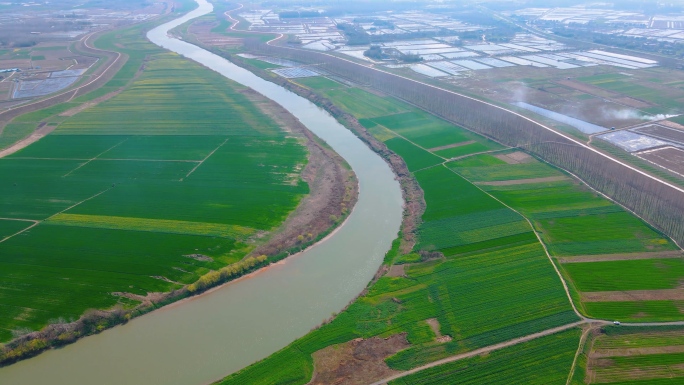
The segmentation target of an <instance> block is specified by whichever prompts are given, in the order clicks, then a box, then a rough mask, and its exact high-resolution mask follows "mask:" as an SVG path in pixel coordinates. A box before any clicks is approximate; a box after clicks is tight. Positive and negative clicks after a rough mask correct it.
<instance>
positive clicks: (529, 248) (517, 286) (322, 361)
mask: <svg viewBox="0 0 684 385" xmlns="http://www.w3.org/2000/svg"><path fill="white" fill-rule="evenodd" d="M295 82H297V83H298V84H300V85H303V86H305V87H307V88H309V89H311V90H313V91H315V92H317V93H318V94H319V95H321V96H324V97H326V98H327V99H329V100H330V101H332V102H333V104H335V105H336V106H338V107H340V108H341V109H342V110H343V111H345V112H347V113H349V114H350V115H352V116H353V117H355V118H357V119H358V121H359V123H360V125H362V126H363V127H364V128H365V129H367V130H368V132H369V133H370V134H371V135H373V136H374V137H375V139H377V140H378V141H380V142H383V143H384V144H385V145H386V146H387V147H388V148H389V149H390V150H392V151H394V152H395V153H397V154H398V155H399V156H401V157H402V158H403V159H404V161H405V162H406V164H407V166H408V169H409V171H410V172H411V174H412V176H413V177H414V178H415V179H416V181H417V182H418V184H419V185H420V187H421V189H422V190H423V193H424V199H425V203H426V208H425V212H424V213H423V215H422V221H421V223H420V226H419V227H418V229H417V231H416V235H417V242H416V244H415V246H414V247H413V249H412V250H411V251H410V252H409V253H402V252H400V249H399V243H398V242H397V243H396V244H395V247H394V248H393V249H392V250H391V251H390V252H389V253H388V254H387V257H386V260H385V264H386V270H384V271H385V272H386V274H385V275H383V276H382V277H380V278H379V279H377V281H375V282H374V283H373V284H372V285H371V286H369V289H368V291H367V293H366V294H364V295H363V296H361V297H359V298H358V299H357V300H356V301H355V302H354V303H352V304H351V305H350V306H349V307H348V308H347V309H346V310H345V311H344V312H342V313H340V314H339V315H337V316H336V317H335V318H334V319H333V320H332V321H331V322H329V323H326V324H324V325H323V326H321V327H320V328H319V329H318V330H315V331H313V332H311V333H309V334H308V335H306V336H305V337H303V338H301V339H299V340H297V341H295V342H294V343H293V344H291V345H290V346H288V347H286V348H284V349H283V350H281V351H279V352H277V353H275V354H273V355H272V356H270V357H268V358H266V359H265V360H263V361H260V362H258V363H255V364H253V365H251V366H249V367H247V368H245V369H243V370H241V371H239V372H237V373H235V374H232V375H230V376H229V377H227V378H225V379H224V380H223V381H220V382H219V383H220V384H245V383H255V384H256V383H258V384H283V383H287V384H306V383H309V381H312V382H311V383H313V384H319V383H330V382H333V381H335V380H341V379H342V378H343V377H344V379H345V381H350V383H357V382H358V383H371V382H373V381H377V380H380V379H382V378H383V377H387V376H389V374H393V373H397V371H404V370H409V369H412V368H416V367H419V366H421V365H425V364H428V363H430V362H434V361H436V360H439V359H442V358H445V357H449V356H454V355H457V354H460V353H463V352H469V351H473V350H475V349H478V348H481V347H485V346H491V345H493V344H497V343H500V342H504V341H510V340H512V339H515V338H518V337H521V336H525V335H529V334H533V333H536V332H540V331H542V330H547V329H550V328H553V327H557V326H560V325H567V324H570V323H572V322H575V321H576V320H577V319H578V317H577V316H576V314H575V313H574V312H573V310H572V308H571V306H570V300H569V298H568V296H567V295H566V293H565V292H564V291H563V287H562V285H561V282H560V279H559V277H558V275H557V274H556V272H555V271H554V269H553V265H552V263H553V264H555V265H557V266H558V267H559V270H560V272H561V273H562V275H563V277H564V278H565V280H566V281H567V282H568V286H569V290H570V294H571V297H572V300H573V302H574V303H575V304H576V306H577V308H578V310H579V311H580V312H581V313H583V314H584V315H586V316H590V317H597V318H602V317H604V318H607V319H621V320H622V319H624V320H627V321H629V320H631V319H633V317H632V315H634V314H635V313H637V312H639V311H640V310H634V309H635V308H634V306H635V305H634V304H633V303H628V302H617V305H616V304H615V303H612V302H611V303H608V302H605V303H604V302H600V303H599V302H585V301H584V297H583V292H581V289H586V288H591V287H592V286H591V285H599V284H600V283H601V282H604V283H605V282H617V281H618V280H619V278H620V277H621V276H622V274H624V273H625V271H626V270H628V269H629V266H628V265H624V266H622V267H621V268H615V269H613V270H610V269H603V270H601V274H594V275H591V274H590V275H584V276H583V275H582V274H581V273H580V274H576V271H575V270H573V269H572V267H570V265H571V264H570V263H567V264H566V263H564V262H563V263H561V261H564V260H565V259H571V258H572V257H576V256H581V257H582V258H584V257H587V258H589V257H591V258H592V259H591V261H593V260H594V259H597V260H598V263H602V262H601V258H608V256H606V255H607V254H610V255H615V254H616V253H624V254H627V255H629V258H632V257H634V256H636V257H635V258H639V257H640V256H643V255H648V256H651V258H652V257H653V255H658V254H659V253H662V254H663V255H666V254H667V255H670V254H671V253H672V252H673V251H676V250H678V248H677V246H676V245H675V244H674V243H673V242H671V241H670V240H669V239H668V238H666V237H664V236H663V235H662V234H661V233H660V232H658V231H657V230H655V229H653V228H652V227H651V226H649V225H648V224H646V223H645V222H643V221H642V220H640V219H639V218H637V217H635V216H633V215H631V214H630V213H628V212H626V211H625V210H623V209H622V208H621V207H620V206H617V205H615V204H613V203H612V202H611V201H609V200H607V199H605V198H603V197H602V196H600V195H598V194H596V193H595V192H594V191H592V190H591V189H589V188H587V187H586V186H584V185H583V184H582V183H580V182H578V181H576V180H574V179H573V178H572V177H570V176H569V175H567V174H565V173H563V172H561V171H559V170H558V169H556V168H554V167H551V166H549V165H547V164H545V163H542V162H540V161H538V160H537V159H535V158H533V157H531V156H529V155H527V154H525V153H523V152H521V151H519V150H517V149H507V148H505V147H503V146H501V145H499V144H497V143H494V142H491V141H489V140H487V139H486V138H482V137H479V136H477V135H475V134H473V133H471V132H469V131H466V130H464V129H462V128H460V127H457V126H454V125H453V124H450V123H448V122H445V121H443V120H441V119H439V118H437V117H434V116H431V115H429V114H427V113H425V112H423V111H421V110H418V109H416V108H414V107H412V106H410V105H408V104H405V103H402V102H401V101H398V100H396V99H391V98H388V97H383V96H381V95H379V94H377V93H375V92H368V91H364V90H362V89H361V88H350V87H348V86H347V85H343V84H340V83H333V82H331V81H325V80H323V79H320V78H308V79H304V80H302V79H299V80H296V81H295ZM351 95H353V98H352V96H351ZM352 99H354V100H353V101H352ZM357 105H363V106H364V107H363V108H356V106H357ZM374 105H378V106H379V107H378V109H376V110H373V109H371V108H369V106H374ZM535 233H536V234H535ZM537 236H539V238H538V237H537ZM540 240H541V241H542V242H543V245H542V242H540ZM543 246H546V248H547V249H548V252H549V254H550V257H551V258H552V260H550V259H549V257H547V255H546V253H545V250H544V247H543ZM585 259H586V258H585ZM588 261H589V260H587V262H586V263H582V265H587V268H589V269H590V268H591V265H593V264H594V263H596V262H595V261H594V262H588ZM668 261H670V262H669V263H670V264H669V265H667V268H665V269H662V270H658V269H659V266H660V265H656V266H655V268H651V269H650V270H649V274H650V275H649V277H647V278H643V277H636V276H635V277H633V279H634V280H636V281H639V280H641V282H643V281H644V280H646V279H650V280H663V279H666V280H667V282H673V280H677V279H684V274H682V273H684V272H680V271H679V269H678V268H677V267H676V266H678V264H681V261H680V260H678V259H668ZM621 262H624V261H623V260H617V261H615V263H616V264H620V263H621ZM651 263H652V264H653V263H656V264H657V261H656V262H653V261H651ZM672 264H673V266H674V268H671V267H672V266H670V265H672ZM574 265H580V263H575V264H574ZM597 267H598V265H597ZM665 270H667V272H665ZM575 280H577V282H575ZM635 287H639V288H642V289H647V287H644V286H639V285H636V286H635ZM668 287H670V286H668ZM624 289H625V287H621V286H619V285H618V286H615V288H614V289H612V290H624ZM653 302H655V304H654V303H653ZM637 304H638V305H637V306H646V307H649V309H653V310H652V314H650V315H649V317H650V318H649V319H655V320H670V319H673V317H675V318H678V319H681V318H682V313H681V312H680V311H678V310H675V313H676V314H674V313H673V311H672V309H671V308H668V309H667V310H658V309H664V307H663V306H661V305H663V304H666V305H667V306H672V305H673V301H637ZM595 305H596V306H595ZM604 305H605V306H604ZM579 335H580V331H579V330H578V329H573V330H569V331H566V332H562V333H559V334H555V335H552V336H549V337H543V338H540V339H538V340H534V341H532V342H528V343H525V344H521V345H518V346H515V347H510V348H506V349H503V350H500V351H496V352H491V353H487V354H484V355H482V356H480V357H477V358H471V359H467V360H464V361H459V362H454V363H450V364H445V365H440V366H438V367H434V368H431V369H427V370H424V371H420V372H418V373H416V374H413V375H411V376H408V377H406V378H403V379H399V380H395V381H393V382H392V383H393V384H395V383H396V384H403V383H406V384H408V383H411V384H413V383H445V384H446V383H449V384H452V383H464V384H467V383H482V378H483V376H485V377H486V378H487V382H488V383H502V384H504V383H505V384H512V383H516V384H528V383H539V384H547V383H558V384H565V383H566V381H567V379H568V375H569V374H570V370H571V366H572V362H573V356H574V354H575V351H576V350H577V348H578V342H579ZM397 338H399V339H400V340H401V339H404V341H405V342H404V345H402V346H396V345H393V342H391V341H396V340H397ZM359 341H365V342H367V343H369V344H370V343H371V341H376V342H373V343H374V344H380V345H382V344H383V342H382V341H386V342H385V343H384V344H385V345H383V346H384V347H383V348H382V349H381V348H378V350H377V351H375V355H373V353H372V352H371V353H370V355H368V356H365V354H366V351H365V350H364V353H360V352H361V351H360V350H359V351H357V353H358V354H364V356H363V357H366V358H360V357H356V356H355V354H350V353H344V352H345V351H350V350H352V351H353V349H354V346H357V347H358V346H361V344H362V343H363V342H359ZM332 352H337V353H332ZM369 357H372V358H369ZM371 361H372V362H371ZM273 368H281V369H282V370H278V371H274V370H273ZM350 368H354V369H353V370H351V369H350ZM388 370H394V372H389V373H388V372H387V371H388ZM353 372H362V373H365V374H364V377H358V378H357V377H354V376H355V375H354V374H353ZM383 372H384V373H388V374H385V375H382V374H378V373H383ZM345 373H346V374H345ZM369 373H374V374H369ZM312 379H313V380H312ZM323 379H325V380H323ZM354 381H356V382H354Z"/></svg>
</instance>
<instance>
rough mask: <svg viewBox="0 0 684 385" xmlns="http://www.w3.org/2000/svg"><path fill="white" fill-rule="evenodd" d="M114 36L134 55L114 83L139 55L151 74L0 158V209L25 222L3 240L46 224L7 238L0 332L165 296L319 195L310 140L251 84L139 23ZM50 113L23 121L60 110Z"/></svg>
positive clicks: (109, 40) (236, 256)
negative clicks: (267, 110) (160, 42)
mask: <svg viewBox="0 0 684 385" xmlns="http://www.w3.org/2000/svg"><path fill="white" fill-rule="evenodd" d="M117 33H119V34H120V36H119V37H117V38H116V43H117V45H116V46H115V45H114V41H113V39H114V37H113V34H108V35H104V36H103V37H102V38H101V39H100V40H98V45H100V46H105V47H107V48H109V49H118V50H122V51H124V52H125V53H127V54H128V55H129V56H130V58H129V62H128V63H127V64H126V66H125V67H124V68H123V69H122V70H121V71H120V72H119V73H118V74H117V75H116V76H115V78H114V79H113V80H112V81H111V82H110V83H108V84H107V85H106V86H105V87H104V89H106V90H113V89H117V88H119V87H122V86H126V85H127V84H128V83H129V82H131V79H133V75H134V74H136V72H137V71H138V69H139V67H140V64H141V63H142V61H143V60H145V69H144V71H142V72H140V73H139V74H137V77H136V78H135V79H134V80H132V82H131V83H130V85H129V86H128V87H126V88H125V89H124V90H123V91H122V92H121V93H119V94H118V95H116V96H114V97H113V98H111V99H109V100H106V101H104V102H102V103H100V104H98V105H96V106H93V107H90V108H87V109H85V110H84V111H82V112H80V113H78V114H76V115H74V116H73V117H68V118H63V119H61V120H62V121H61V122H60V124H59V126H58V127H57V129H56V130H55V131H54V132H53V133H52V134H50V135H49V136H47V137H46V138H44V139H42V140H41V141H38V142H37V143H35V144H33V145H31V146H29V147H27V148H25V149H23V150H21V151H19V152H17V153H15V154H13V155H11V156H8V157H6V158H2V159H0V181H2V183H0V218H10V219H21V220H23V221H10V220H4V219H0V240H1V239H3V238H4V237H6V236H9V235H12V234H15V233H17V232H19V231H21V230H23V229H25V228H27V227H29V226H31V225H32V224H33V222H31V221H40V223H39V224H38V225H37V226H35V227H33V228H31V229H30V230H27V231H24V232H22V233H20V234H18V235H16V236H14V237H11V238H9V239H6V240H5V241H3V242H1V243H0V282H2V284H1V285H0V342H4V341H7V340H9V339H11V338H12V336H13V333H14V334H16V332H17V331H18V332H22V333H23V332H26V331H31V330H37V329H40V328H41V327H43V326H45V325H46V324H47V323H48V322H49V321H50V320H54V319H58V318H61V319H63V320H74V319H77V318H79V317H80V316H81V315H82V314H83V313H84V312H85V311H86V310H87V309H93V308H97V309H109V308H112V307H114V306H131V305H135V304H136V303H138V302H137V301H136V300H134V299H130V298H125V297H121V296H119V295H113V294H112V293H129V294H130V295H133V296H140V297H145V296H146V295H147V294H148V293H157V292H167V291H170V290H172V289H177V288H180V287H181V286H182V285H186V284H190V283H192V282H194V281H196V280H197V279H198V278H199V277H200V276H202V275H203V274H206V273H208V272H209V271H211V270H217V269H220V268H221V267H224V266H226V265H228V264H231V263H234V262H237V261H239V260H240V259H242V258H243V257H244V256H245V255H246V254H247V253H248V252H249V251H251V250H252V249H253V248H254V242H252V241H250V237H251V236H253V235H255V234H257V233H258V232H268V231H271V230H273V229H274V228H276V227H277V226H279V225H280V224H281V223H282V221H283V220H284V219H285V218H286V217H287V215H288V214H289V213H290V212H292V210H294V209H295V208H296V207H297V205H298V204H299V202H300V200H301V198H302V197H303V196H304V195H306V194H308V192H309V190H308V185H307V184H306V183H305V182H304V181H303V180H302V179H301V175H300V173H301V170H302V168H303V167H304V165H305V164H306V162H307V151H306V148H305V147H304V146H303V144H302V143H301V139H299V138H297V137H295V136H294V135H293V134H291V133H287V132H285V131H284V130H282V129H281V127H279V126H278V124H277V123H276V122H275V121H273V119H271V118H270V117H268V116H267V115H266V114H264V113H263V112H262V111H261V110H260V109H259V106H258V104H257V103H255V102H254V101H253V100H252V99H250V98H249V97H248V96H246V95H245V93H244V91H245V88H244V87H241V86H238V85H237V84H235V83H232V82H230V81H228V80H226V79H225V78H223V77H222V76H220V75H218V74H215V73H213V72H211V71H206V70H204V69H202V67H201V66H199V65H197V64H194V63H192V62H190V61H187V60H185V59H182V58H181V57H180V56H178V55H174V54H170V53H166V52H165V51H162V50H160V49H158V48H157V47H156V46H153V45H152V44H151V43H148V42H146V41H144V40H142V39H141V36H142V35H141V34H140V27H134V28H132V29H129V30H125V31H123V32H121V31H119V32H117ZM86 96H88V95H86ZM84 99H85V97H83V99H80V100H84ZM75 102H76V101H74V103H75ZM73 106H74V105H73V104H72V105H70V107H73ZM49 110H50V111H49V112H45V111H43V112H40V111H39V112H37V113H34V115H32V116H30V117H24V119H26V120H27V121H29V122H31V121H35V120H36V119H45V118H49V117H50V116H51V115H52V114H54V113H58V112H60V111H63V110H64V107H63V106H62V107H60V106H56V107H52V108H51V109H49ZM197 255H201V257H200V258H198V257H197ZM193 256H195V257H193ZM130 295H129V297H130ZM140 297H134V298H140Z"/></svg>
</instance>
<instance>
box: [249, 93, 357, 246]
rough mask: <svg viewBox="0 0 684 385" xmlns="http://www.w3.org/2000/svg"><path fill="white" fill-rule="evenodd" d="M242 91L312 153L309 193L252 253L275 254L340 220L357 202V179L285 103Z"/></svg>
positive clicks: (314, 236) (305, 175)
mask: <svg viewBox="0 0 684 385" xmlns="http://www.w3.org/2000/svg"><path fill="white" fill-rule="evenodd" d="M242 93H243V94H244V95H246V96H247V97H248V98H249V99H250V101H251V102H252V103H254V105H256V106H257V107H258V108H259V109H260V110H261V111H262V112H263V113H264V114H266V115H268V116H270V117H271V118H272V119H273V120H274V121H275V122H276V123H277V124H278V125H279V126H280V127H282V128H283V129H284V130H285V131H287V132H290V133H292V134H293V135H296V136H298V137H301V138H304V139H305V140H306V147H307V149H308V152H309V158H308V162H307V164H306V167H305V168H304V170H303V171H302V179H304V180H305V181H306V182H307V183H308V184H309V195H307V196H306V197H304V198H303V199H302V201H301V202H300V204H299V206H298V207H297V209H296V210H295V211H294V212H292V213H291V214H290V215H289V216H288V218H287V219H286V220H285V222H284V223H283V224H282V225H281V226H280V228H279V229H277V230H276V231H274V232H273V233H272V234H270V235H269V236H268V239H267V240H266V242H265V243H263V244H262V245H260V246H258V247H257V248H256V249H255V250H254V251H253V252H252V254H253V255H262V254H263V255H267V256H274V255H277V254H279V253H281V252H284V251H287V250H290V249H292V248H296V247H297V246H299V245H303V244H304V243H306V242H311V241H313V240H315V239H319V238H320V237H321V236H322V235H323V234H324V233H326V232H328V231H330V230H331V228H332V227H335V226H336V225H338V224H339V223H341V220H342V219H343V218H344V217H345V216H346V215H347V214H348V213H349V211H350V210H351V208H352V207H353V206H354V204H355V203H356V200H357V198H358V190H359V189H358V182H357V180H356V176H355V175H354V173H353V171H351V170H350V169H348V168H347V164H346V162H345V161H344V159H343V158H342V157H341V156H339V155H338V154H337V153H335V152H334V151H333V150H332V149H330V148H329V147H327V146H326V145H325V144H324V143H323V142H321V141H320V139H318V138H317V137H316V136H315V135H314V134H312V133H311V131H309V130H308V129H307V128H306V127H305V126H304V125H303V124H302V123H301V122H300V121H299V120H298V119H297V118H295V117H294V116H293V115H292V114H290V113H289V112H287V110H285V109H284V108H283V107H282V106H280V105H279V104H277V103H275V102H273V101H271V100H270V99H267V98H265V97H264V96H262V95H261V94H259V93H257V92H256V91H254V90H252V89H251V88H250V89H246V90H244V91H242Z"/></svg>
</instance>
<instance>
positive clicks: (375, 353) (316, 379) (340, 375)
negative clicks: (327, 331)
mask: <svg viewBox="0 0 684 385" xmlns="http://www.w3.org/2000/svg"><path fill="white" fill-rule="evenodd" d="M408 347H409V344H408V342H407V341H406V336H405V335H404V334H395V335H393V336H391V337H388V338H378V337H373V338H369V339H362V338H358V339H355V340H352V341H349V342H345V343H343V344H340V345H335V346H328V347H327V348H325V349H321V350H319V351H317V352H315V353H314V354H313V359H314V373H313V377H312V379H311V381H309V383H308V384H307V385H328V384H348V385H365V384H368V383H369V382H370V381H375V380H380V379H382V378H385V377H388V376H391V375H394V374H397V373H399V372H398V371H396V370H392V369H390V368H389V367H388V366H387V364H386V363H385V358H387V357H389V356H391V355H392V354H394V353H396V352H398V351H399V350H402V349H406V348H408Z"/></svg>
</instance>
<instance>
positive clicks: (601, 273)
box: [564, 258, 684, 291]
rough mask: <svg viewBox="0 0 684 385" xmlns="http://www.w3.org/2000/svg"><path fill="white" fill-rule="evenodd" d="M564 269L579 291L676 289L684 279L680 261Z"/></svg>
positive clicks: (597, 264)
mask: <svg viewBox="0 0 684 385" xmlns="http://www.w3.org/2000/svg"><path fill="white" fill-rule="evenodd" d="M564 268H565V270H566V271H567V272H568V274H569V275H570V276H571V277H572V280H573V281H574V282H575V285H577V288H578V289H579V290H580V291H624V290H656V289H674V288H676V287H677V286H678V285H679V284H680V280H681V279H682V277H684V260H682V259H679V258H677V259H636V260H630V261H610V262H592V263H568V264H565V265H564Z"/></svg>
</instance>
